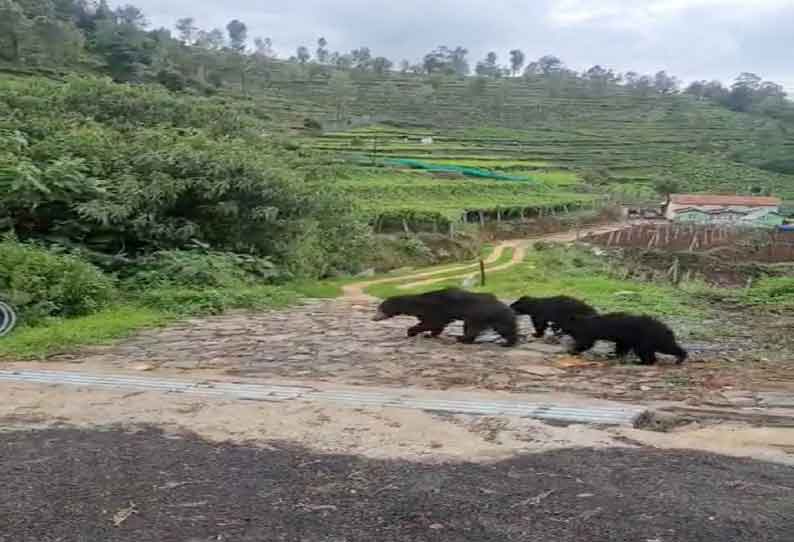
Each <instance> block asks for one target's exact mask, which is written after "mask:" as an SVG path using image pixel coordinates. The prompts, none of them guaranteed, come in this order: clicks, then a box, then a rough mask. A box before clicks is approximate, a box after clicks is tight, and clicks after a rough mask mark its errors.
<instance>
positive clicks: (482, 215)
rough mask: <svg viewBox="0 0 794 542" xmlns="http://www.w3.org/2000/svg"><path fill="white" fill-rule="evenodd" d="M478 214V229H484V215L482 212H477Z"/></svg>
mask: <svg viewBox="0 0 794 542" xmlns="http://www.w3.org/2000/svg"><path fill="white" fill-rule="evenodd" d="M478 212H479V214H480V227H481V228H484V227H485V213H483V212H482V211H478Z"/></svg>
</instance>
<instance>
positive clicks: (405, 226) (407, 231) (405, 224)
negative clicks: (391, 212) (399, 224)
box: [403, 218, 411, 234]
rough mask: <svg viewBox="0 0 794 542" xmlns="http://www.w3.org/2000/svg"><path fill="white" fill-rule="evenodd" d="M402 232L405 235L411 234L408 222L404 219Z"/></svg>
mask: <svg viewBox="0 0 794 542" xmlns="http://www.w3.org/2000/svg"><path fill="white" fill-rule="evenodd" d="M403 231H405V233H406V234H409V233H411V230H409V229H408V222H407V221H406V220H405V219H404V218H403Z"/></svg>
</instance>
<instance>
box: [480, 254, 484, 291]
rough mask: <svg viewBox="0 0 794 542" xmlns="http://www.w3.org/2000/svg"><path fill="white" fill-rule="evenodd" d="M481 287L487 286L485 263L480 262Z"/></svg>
mask: <svg viewBox="0 0 794 542" xmlns="http://www.w3.org/2000/svg"><path fill="white" fill-rule="evenodd" d="M480 286H485V262H484V261H483V260H480Z"/></svg>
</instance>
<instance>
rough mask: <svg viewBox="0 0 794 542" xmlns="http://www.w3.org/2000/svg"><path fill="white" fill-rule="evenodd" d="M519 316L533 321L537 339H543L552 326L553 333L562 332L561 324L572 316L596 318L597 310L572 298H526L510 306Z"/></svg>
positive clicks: (561, 296) (562, 296)
mask: <svg viewBox="0 0 794 542" xmlns="http://www.w3.org/2000/svg"><path fill="white" fill-rule="evenodd" d="M510 308H511V309H513V310H514V311H515V312H516V313H518V314H525V315H527V316H529V317H530V319H531V320H532V327H534V328H535V333H533V335H534V336H535V337H543V335H544V334H545V333H546V328H548V327H549V324H551V328H552V330H553V331H555V332H558V331H559V330H560V324H559V323H560V322H561V321H563V320H567V319H568V318H570V317H571V316H576V315H579V316H594V315H596V314H598V313H597V312H596V310H595V309H594V308H593V307H591V306H590V305H588V304H587V303H585V302H583V301H579V300H578V299H574V298H572V297H568V296H564V295H558V296H555V297H529V296H524V297H522V298H520V299H519V300H518V301H516V302H515V303H513V304H512V305H510Z"/></svg>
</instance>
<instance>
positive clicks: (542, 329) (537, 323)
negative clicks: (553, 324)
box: [532, 318, 549, 339]
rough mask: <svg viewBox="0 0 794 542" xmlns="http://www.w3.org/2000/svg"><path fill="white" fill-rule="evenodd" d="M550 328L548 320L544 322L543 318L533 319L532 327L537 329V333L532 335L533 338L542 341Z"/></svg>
mask: <svg viewBox="0 0 794 542" xmlns="http://www.w3.org/2000/svg"><path fill="white" fill-rule="evenodd" d="M548 326H549V322H548V320H543V319H541V318H533V319H532V327H534V328H535V332H534V333H533V334H532V336H533V337H536V338H538V339H540V338H541V337H543V336H544V335H545V334H546V328H547V327H548Z"/></svg>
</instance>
